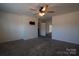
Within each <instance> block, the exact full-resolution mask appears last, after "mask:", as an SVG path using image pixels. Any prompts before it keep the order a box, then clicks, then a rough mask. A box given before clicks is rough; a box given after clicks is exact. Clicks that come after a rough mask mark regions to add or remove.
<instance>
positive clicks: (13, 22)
mask: <svg viewBox="0 0 79 59" xmlns="http://www.w3.org/2000/svg"><path fill="white" fill-rule="evenodd" d="M29 21H34V22H35V25H30V24H29ZM37 29H38V19H37V18H34V17H30V16H26V15H17V14H12V13H5V12H0V42H6V41H12V40H18V39H31V38H36V37H38V30H37Z"/></svg>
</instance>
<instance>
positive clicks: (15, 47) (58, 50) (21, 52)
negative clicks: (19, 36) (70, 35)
mask: <svg viewBox="0 0 79 59" xmlns="http://www.w3.org/2000/svg"><path fill="white" fill-rule="evenodd" d="M0 55H1V56H69V55H71V56H72V55H73V56H75V55H79V45H76V44H71V43H67V42H62V41H57V40H51V39H50V38H36V39H30V40H16V41H10V42H6V43H0Z"/></svg>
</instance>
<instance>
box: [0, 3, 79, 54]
mask: <svg viewBox="0 0 79 59" xmlns="http://www.w3.org/2000/svg"><path fill="white" fill-rule="evenodd" d="M78 55H79V4H78V3H0V56H78Z"/></svg>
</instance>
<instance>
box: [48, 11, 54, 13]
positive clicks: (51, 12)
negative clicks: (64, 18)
mask: <svg viewBox="0 0 79 59" xmlns="http://www.w3.org/2000/svg"><path fill="white" fill-rule="evenodd" d="M47 12H48V13H54V12H55V11H47Z"/></svg>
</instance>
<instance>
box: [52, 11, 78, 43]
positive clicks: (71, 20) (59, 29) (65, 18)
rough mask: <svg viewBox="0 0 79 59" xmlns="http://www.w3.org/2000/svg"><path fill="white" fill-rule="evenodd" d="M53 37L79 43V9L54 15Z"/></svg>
mask: <svg viewBox="0 0 79 59" xmlns="http://www.w3.org/2000/svg"><path fill="white" fill-rule="evenodd" d="M52 24H53V25H52V26H53V27H52V39H56V40H60V41H66V42H71V43H75V44H79V11H77V12H72V13H67V14H62V15H57V16H53V17H52Z"/></svg>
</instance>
